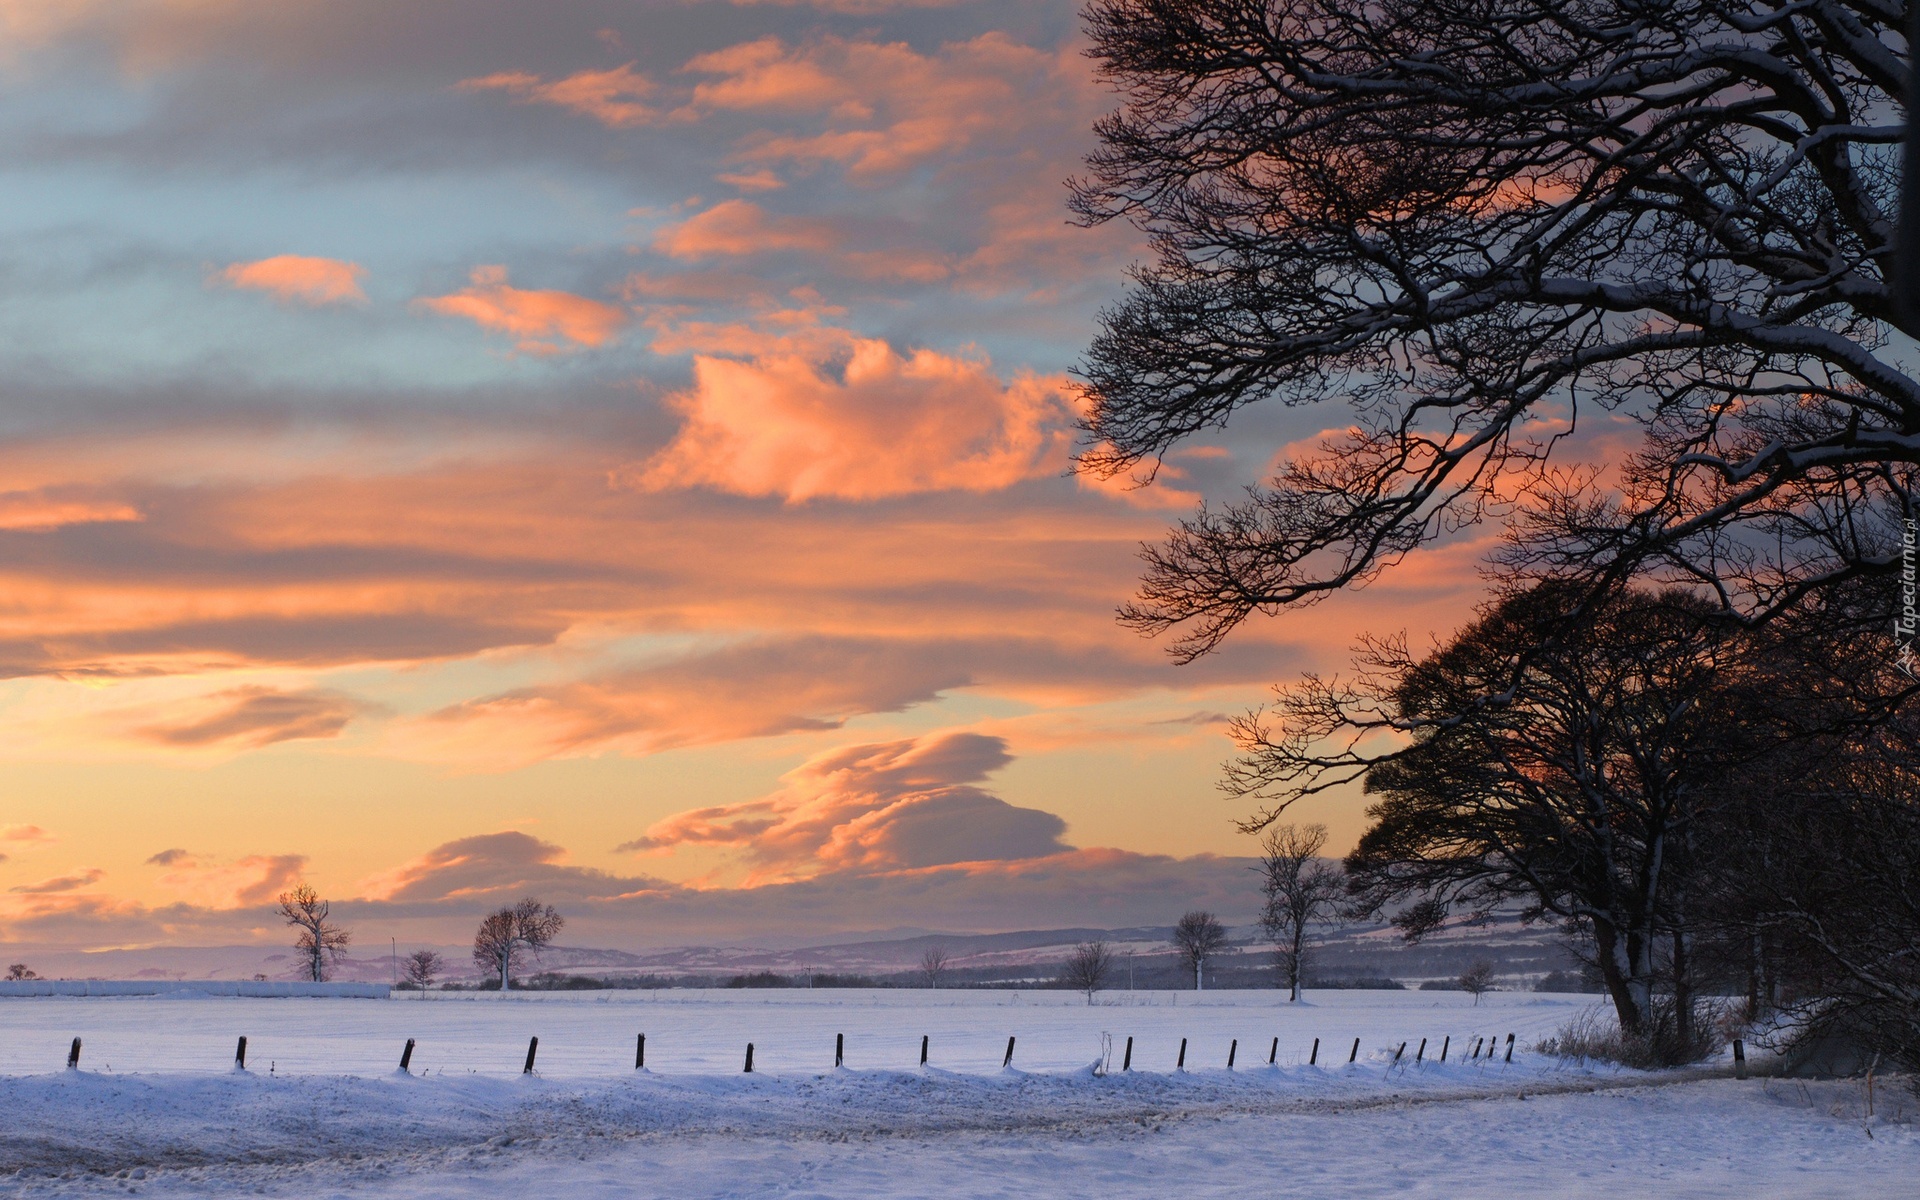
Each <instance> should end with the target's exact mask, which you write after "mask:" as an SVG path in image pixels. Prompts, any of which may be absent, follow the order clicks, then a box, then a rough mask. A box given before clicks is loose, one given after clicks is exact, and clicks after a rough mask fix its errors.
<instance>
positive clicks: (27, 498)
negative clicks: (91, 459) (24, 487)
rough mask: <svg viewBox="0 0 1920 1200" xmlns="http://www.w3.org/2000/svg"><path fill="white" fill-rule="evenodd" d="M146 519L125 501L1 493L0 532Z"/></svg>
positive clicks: (54, 492)
mask: <svg viewBox="0 0 1920 1200" xmlns="http://www.w3.org/2000/svg"><path fill="white" fill-rule="evenodd" d="M143 519H144V517H143V516H142V514H141V512H140V510H139V509H137V508H135V507H134V506H133V505H131V504H127V503H125V502H124V501H119V500H106V499H95V498H90V497H86V496H83V495H79V494H75V493H74V492H73V491H72V490H71V489H46V488H39V489H34V490H31V491H19V492H0V530H19V531H20V532H23V533H40V532H45V531H47V530H50V529H59V528H61V527H63V526H66V525H93V524H98V523H101V522H110V521H139V520H143Z"/></svg>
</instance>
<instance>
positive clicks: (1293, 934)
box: [1255, 825, 1346, 1001]
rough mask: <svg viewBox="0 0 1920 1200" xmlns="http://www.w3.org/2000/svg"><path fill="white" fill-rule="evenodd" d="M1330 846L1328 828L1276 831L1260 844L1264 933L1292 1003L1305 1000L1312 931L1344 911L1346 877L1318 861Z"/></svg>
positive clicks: (1284, 827) (1290, 827)
mask: <svg viewBox="0 0 1920 1200" xmlns="http://www.w3.org/2000/svg"><path fill="white" fill-rule="evenodd" d="M1326 844H1327V827H1326V826H1325V825H1276V826H1273V827H1272V828H1270V829H1268V830H1267V836H1266V838H1265V840H1264V841H1262V842H1261V845H1260V849H1261V855H1260V864H1259V866H1258V867H1256V868H1255V869H1256V870H1258V871H1259V872H1260V873H1261V880H1260V891H1261V893H1262V894H1263V895H1265V896H1266V905H1265V907H1264V908H1262V909H1261V912H1260V930H1261V932H1262V933H1264V934H1266V935H1267V937H1268V938H1270V939H1272V941H1273V944H1274V958H1275V960H1276V961H1277V963H1278V965H1279V967H1280V977H1281V978H1282V979H1284V980H1285V981H1286V983H1287V993H1288V994H1287V999H1288V1000H1290V1001H1291V1000H1298V999H1300V981H1301V977H1302V976H1303V975H1304V974H1305V972H1306V963H1307V951H1308V949H1309V946H1308V933H1307V931H1308V929H1309V928H1311V927H1312V925H1313V923H1314V922H1316V921H1322V920H1325V919H1326V918H1328V917H1330V916H1333V915H1334V914H1336V913H1337V912H1338V911H1339V905H1340V899H1341V896H1342V895H1343V894H1344V892H1345V890H1346V875H1345V872H1343V871H1342V870H1341V869H1340V868H1339V867H1338V866H1336V865H1334V864H1333V863H1330V862H1326V861H1325V860H1323V859H1321V858H1320V857H1319V854H1320V851H1321V850H1322V849H1323V848H1325V846H1326Z"/></svg>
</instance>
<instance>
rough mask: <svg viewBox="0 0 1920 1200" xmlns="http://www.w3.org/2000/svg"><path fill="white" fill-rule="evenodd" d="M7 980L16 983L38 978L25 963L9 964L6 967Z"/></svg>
mask: <svg viewBox="0 0 1920 1200" xmlns="http://www.w3.org/2000/svg"><path fill="white" fill-rule="evenodd" d="M7 978H8V979H10V980H12V981H14V982H16V983H18V982H20V981H22V980H27V979H38V978H40V976H39V974H38V973H37V972H36V971H34V970H33V968H31V967H29V966H27V964H25V963H9V964H8V965H7Z"/></svg>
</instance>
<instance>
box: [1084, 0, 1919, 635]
mask: <svg viewBox="0 0 1920 1200" xmlns="http://www.w3.org/2000/svg"><path fill="white" fill-rule="evenodd" d="M1907 7H1908V6H1905V5H1902V4H1899V3H1892V2H1888V0H1806V2H1788V0H1694V2H1689V3H1671V4H1649V3H1639V2H1629V0H1511V2H1507V3H1488V2H1486V0H1419V2H1417V3H1416V2H1411V0H1406V2H1401V0H1394V2H1386V3H1356V2H1353V0H1298V2H1289V3H1283V4H1281V3H1274V2H1273V0H1092V2H1091V3H1090V4H1088V6H1087V8H1086V10H1085V14H1086V16H1085V19H1086V23H1087V31H1088V35H1089V39H1090V41H1091V51H1090V53H1091V54H1092V56H1093V58H1094V59H1095V61H1096V63H1097V64H1098V68H1099V70H1100V72H1101V73H1102V75H1103V76H1104V77H1105V78H1106V79H1107V80H1108V81H1109V82H1110V83H1112V84H1113V85H1114V86H1115V87H1116V89H1117V90H1118V91H1119V92H1120V94H1121V96H1122V98H1123V107H1122V108H1121V109H1120V110H1119V111H1118V112H1116V113H1114V114H1112V115H1110V116H1108V117H1106V118H1104V119H1102V120H1101V121H1100V122H1099V123H1098V125H1097V126H1096V129H1095V132H1096V134H1097V135H1098V137H1099V139H1100V146H1099V149H1098V150H1097V151H1096V152H1095V153H1094V154H1093V155H1092V156H1091V157H1090V159H1089V165H1090V167H1091V175H1090V177H1089V178H1087V179H1085V180H1082V181H1079V182H1077V183H1076V184H1075V185H1074V198H1073V203H1074V207H1075V209H1076V211H1077V212H1078V213H1079V214H1080V215H1081V217H1082V219H1084V220H1086V221H1089V222H1099V221H1107V220H1116V219H1118V220H1126V221H1129V222H1130V223H1132V224H1134V225H1135V226H1136V227H1138V228H1139V229H1140V230H1142V231H1143V232H1144V233H1145V234H1147V235H1148V236H1149V237H1150V239H1151V241H1152V245H1153V247H1154V250H1155V253H1156V259H1155V261H1154V262H1152V263H1151V264H1149V265H1147V266H1145V267H1142V268H1140V269H1138V270H1136V271H1135V272H1134V275H1133V281H1132V285H1131V287H1130V288H1129V290H1128V293H1127V294H1126V296H1125V297H1124V299H1122V300H1121V301H1120V302H1119V303H1118V304H1116V305H1114V306H1112V307H1111V308H1109V309H1108V310H1107V311H1106V312H1105V313H1103V314H1102V317H1101V331H1100V333H1099V335H1098V336H1097V337H1096V338H1095V340H1094V341H1093V343H1092V345H1091V347H1090V349H1089V350H1088V353H1087V356H1086V358H1085V360H1084V362H1083V363H1082V365H1081V373H1082V375H1083V377H1084V379H1085V381H1086V393H1087V399H1088V401H1089V403H1090V415H1089V417H1088V420H1087V432H1088V446H1089V449H1088V450H1086V451H1085V452H1084V453H1083V455H1082V457H1081V460H1080V461H1081V467H1082V469H1085V470H1089V471H1093V472H1096V473H1103V474H1114V473H1122V472H1132V473H1135V474H1136V475H1139V476H1150V475H1151V474H1152V472H1153V471H1154V470H1155V469H1156V466H1157V464H1158V463H1159V461H1160V460H1161V458H1162V456H1163V455H1164V454H1165V453H1166V452H1167V451H1168V450H1169V449H1170V448H1172V447H1174V446H1175V445H1177V444H1178V443H1180V442H1181V441H1183V440H1184V439H1187V438H1189V437H1191V436H1192V435H1194V434H1196V433H1199V432H1202V431H1205V430H1209V429H1212V428H1216V427H1219V426H1223V425H1226V424H1227V423H1228V422H1229V421H1230V420H1231V419H1232V418H1233V417H1234V415H1235V414H1236V413H1237V412H1238V411H1239V410H1240V409H1242V408H1244V407H1247V406H1250V405H1256V404H1268V405H1271V404H1286V405H1302V404H1311V403H1317V402H1333V403H1337V404H1340V405H1342V406H1344V407H1346V408H1348V409H1349V410H1350V413H1342V414H1340V415H1338V416H1335V417H1332V418H1329V419H1327V420H1326V421H1325V422H1324V423H1325V424H1327V425H1330V426H1334V427H1338V428H1341V429H1343V430H1345V431H1346V432H1343V433H1341V434H1338V435H1335V436H1332V437H1330V438H1328V439H1326V440H1325V441H1324V442H1323V443H1322V444H1321V445H1319V446H1318V448H1316V449H1313V450H1308V451H1305V452H1303V453H1300V454H1297V455H1294V456H1292V457H1290V458H1289V459H1288V460H1287V461H1285V462H1284V463H1283V464H1281V466H1280V468H1279V470H1278V472H1277V474H1276V475H1275V477H1274V478H1273V479H1272V480H1271V481H1270V482H1269V484H1268V485H1266V486H1265V487H1262V488H1258V489H1255V490H1254V491H1253V493H1252V494H1251V495H1250V496H1249V497H1248V498H1247V499H1246V500H1244V501H1241V502H1238V503H1230V504H1227V505H1226V506H1224V507H1220V508H1212V507H1209V508H1203V509H1202V510H1201V511H1200V512H1199V513H1198V514H1197V515H1195V516H1194V517H1192V518H1190V519H1188V520H1187V521H1185V522H1183V523H1182V524H1181V525H1180V526H1179V527H1178V528H1177V529H1176V530H1174V531H1173V533H1172V536H1171V538H1170V540H1169V541H1168V542H1167V544H1166V545H1164V546H1162V547H1160V548H1158V549H1155V550H1153V551H1151V552H1150V553H1149V555H1148V569H1147V573H1146V576H1145V581H1144V586H1143V588H1142V593H1141V597H1140V600H1139V602H1138V603H1137V604H1135V605H1134V606H1132V607H1131V608H1130V609H1129V610H1128V616H1129V619H1130V620H1131V621H1132V622H1133V623H1134V624H1136V625H1137V626H1138V627H1141V628H1144V629H1148V630H1153V631H1178V635H1179V636H1178V640H1177V642H1176V643H1175V645H1174V650H1175V652H1176V654H1177V655H1178V656H1179V657H1181V658H1183V659H1185V658H1191V657H1194V656H1197V655H1200V654H1204V653H1206V652H1207V651H1209V650H1211V649H1213V648H1214V647H1215V646H1217V645H1218V644H1219V643H1220V641H1221V639H1222V638H1224V637H1226V636H1227V635H1228V634H1229V633H1230V632H1231V631H1232V630H1233V629H1234V628H1235V627H1236V626H1237V625H1238V624H1239V623H1240V622H1241V621H1243V620H1245V619H1246V618H1247V617H1249V616H1251V615H1252V614H1254V613H1256V612H1273V611H1276V610H1278V609H1280V608H1284V607H1287V606H1294V605H1300V604H1304V603H1309V602H1311V601H1313V600H1315V599H1317V598H1320V597H1322V596H1324V595H1326V594H1328V593H1330V592H1334V591H1338V590H1341V589H1344V588H1347V587H1352V586H1358V585H1361V584H1364V583H1366V582H1367V581H1368V580H1369V579H1371V578H1373V577H1375V576H1377V575H1378V574H1379V573H1380V572H1381V571H1383V570H1387V569H1390V568H1391V567H1393V566H1394V565H1395V564H1397V563H1400V562H1401V561H1403V560H1404V559H1405V558H1406V557H1407V556H1408V555H1409V554H1410V553H1412V552H1414V551H1416V550H1417V549H1419V548H1420V547H1421V546H1423V545H1426V544H1428V543H1430V542H1431V541H1432V540H1433V539H1435V538H1437V537H1440V536H1442V535H1444V534H1446V533H1448V532H1450V531H1453V530H1456V529H1458V528H1459V527H1460V526H1461V525H1463V524H1468V523H1472V522H1476V521H1479V520H1482V519H1484V518H1486V517H1488V516H1490V515H1497V514H1501V513H1505V512H1511V511H1512V507H1513V501H1514V498H1515V497H1516V496H1517V497H1520V498H1521V508H1522V510H1523V517H1524V520H1523V524H1525V525H1527V526H1529V527H1530V532H1531V533H1532V534H1533V535H1535V536H1532V537H1529V538H1528V539H1526V540H1525V541H1524V543H1522V544H1521V545H1520V546H1519V547H1517V548H1516V552H1517V553H1518V554H1519V556H1520V558H1521V559H1522V560H1523V561H1524V562H1525V563H1526V564H1527V565H1528V566H1529V567H1530V568H1531V569H1534V570H1537V571H1539V572H1543V573H1556V574H1566V575H1570V576H1574V577H1578V578H1580V579H1581V580H1582V581H1583V583H1585V584H1587V585H1590V586H1596V587H1606V586H1611V584H1613V583H1617V582H1618V581H1620V580H1623V579H1626V578H1630V577H1632V576H1634V575H1637V574H1647V573H1652V574H1654V575H1656V576H1657V577H1660V578H1659V581H1661V582H1683V583H1686V584H1688V585H1692V586H1698V587H1700V588H1701V590H1702V592H1703V594H1705V595H1706V596H1708V597H1709V598H1711V599H1712V600H1713V601H1714V602H1715V604H1716V605H1717V606H1718V607H1720V608H1721V610H1722V611H1723V612H1724V613H1725V614H1728V615H1732V616H1737V617H1739V618H1741V619H1744V620H1759V619H1762V618H1765V617H1767V616H1769V615H1770V614H1775V613H1778V612H1781V611H1784V610H1787V609H1791V608H1792V607H1794V606H1796V605H1798V604H1800V603H1802V602H1803V601H1806V600H1808V599H1809V598H1814V597H1817V596H1818V595H1819V594H1820V593H1821V592H1823V591H1824V590H1825V589H1827V588H1828V587H1830V586H1833V585H1836V584H1842V583H1844V582H1845V581H1847V580H1849V579H1852V578H1857V577H1863V576H1865V577H1878V578H1882V579H1891V578H1893V577H1895V576H1896V575H1897V574H1898V572H1899V571H1900V569H1901V559H1900V542H1899V526H1900V523H1901V521H1902V520H1903V519H1904V518H1907V517H1910V516H1911V515H1912V514H1913V513H1914V511H1915V508H1916V505H1917V503H1920V482H1917V480H1916V472H1915V465H1916V464H1920V439H1916V437H1915V436H1914V433H1913V431H1914V430H1915V429H1920V378H1916V376H1915V374H1914V372H1913V365H1912V364H1913V361H1914V360H1913V359H1912V357H1911V355H1909V354H1907V353H1906V351H1905V350H1904V349H1902V348H1901V347H1902V346H1903V343H1902V342H1901V341H1900V340H1899V339H1896V338H1891V337H1889V336H1888V332H1889V331H1888V327H1887V322H1889V321H1890V320H1891V318H1892V316H1893V314H1894V311H1895V308H1894V291H1893V288H1892V287H1891V280H1890V275H1889V264H1890V263H1891V261H1892V255H1891V252H1892V249H1893V241H1894V232H1895V221H1894V220H1893V214H1894V212H1895V211H1896V206H1897V205H1898V202H1899V186H1900V163H1901V155H1900V152H1899V141H1900V138H1901V135H1902V132H1903V121H1902V119H1901V115H1902V113H1903V112H1904V110H1905V109H1906V107H1907V102H1906V98H1905V95H1906V88H1907V80H1908V77H1909V66H1908V60H1909V56H1910V55H1909V51H1908V48H1907V45H1906V36H1905V21H1906V17H1905V9H1906V8H1907ZM1596 414H1606V415H1605V416H1603V417H1602V419H1607V420H1612V421H1613V425H1612V427H1613V428H1632V427H1634V425H1636V424H1637V426H1638V428H1639V429H1640V431H1641V434H1642V440H1641V443H1640V445H1639V447H1638V448H1637V449H1636V450H1634V451H1633V452H1630V453H1626V454H1616V455H1615V456H1614V457H1613V458H1612V461H1611V466H1612V467H1614V468H1617V475H1612V476H1609V477H1608V478H1607V480H1606V481H1605V486H1602V484H1601V481H1600V480H1599V479H1598V477H1597V476H1596V474H1595V472H1594V471H1593V470H1591V469H1589V468H1587V467H1585V466H1584V465H1583V459H1582V457H1581V455H1580V452H1579V451H1577V450H1575V451H1573V452H1572V455H1573V457H1572V461H1567V455H1568V454H1569V447H1568V442H1567V437H1568V434H1569V433H1570V432H1571V431H1572V430H1573V429H1575V428H1581V426H1580V425H1579V424H1578V423H1579V422H1580V421H1582V420H1583V419H1584V420H1586V421H1591V420H1592V419H1593V418H1594V417H1595V415H1596ZM1562 461H1564V462H1566V466H1565V467H1564V468H1563V467H1561V466H1560V465H1559V462H1562ZM1616 480H1617V482H1618V485H1619V486H1617V487H1615V486H1613V483H1614V482H1615V481H1616ZM1896 611H1897V610H1896ZM1892 616H1893V613H1892V612H1886V611H1882V612H1880V613H1877V614H1873V619H1874V622H1875V624H1876V627H1879V626H1880V625H1881V623H1883V622H1884V624H1885V625H1891V624H1892ZM1905 634H1906V637H1907V639H1908V640H1909V641H1911V640H1912V638H1913V630H1912V627H1911V625H1909V626H1908V627H1907V628H1906V629H1905Z"/></svg>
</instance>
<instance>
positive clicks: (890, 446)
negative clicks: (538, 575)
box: [624, 335, 1074, 503]
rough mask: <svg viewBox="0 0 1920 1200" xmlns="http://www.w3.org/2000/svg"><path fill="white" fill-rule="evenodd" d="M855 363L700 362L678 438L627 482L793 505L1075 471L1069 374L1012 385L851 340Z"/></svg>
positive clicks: (944, 360) (849, 357) (986, 373)
mask: <svg viewBox="0 0 1920 1200" xmlns="http://www.w3.org/2000/svg"><path fill="white" fill-rule="evenodd" d="M839 341H840V343H841V346H842V353H843V354H844V357H843V358H841V359H839V360H838V361H834V360H831V359H825V358H824V357H823V356H821V355H819V354H818V353H817V352H816V353H807V352H805V351H798V350H797V351H791V352H785V353H781V352H773V353H767V354H763V355H760V356H758V357H755V358H752V359H750V360H745V361H743V360H738V359H730V358H720V357H715V356H710V355H699V356H696V357H695V359H694V363H693V376H694V382H693V387H692V388H691V389H689V390H688V391H686V392H683V393H680V394H679V395H677V396H675V397H673V398H672V399H671V401H670V403H671V405H672V407H673V408H675V409H676V410H677V411H678V412H679V413H680V414H681V417H682V419H683V423H682V425H681V428H680V432H679V434H678V435H677V436H676V437H675V438H674V440H673V442H672V443H671V444H670V445H669V446H667V448H666V449H664V450H662V451H661V452H660V453H659V454H657V455H655V456H654V457H653V458H652V459H650V460H648V461H647V462H645V463H643V464H641V465H639V466H638V467H637V468H635V469H632V470H631V471H629V472H627V473H626V475H625V476H624V477H625V478H626V479H627V480H628V481H629V482H631V483H632V484H633V485H635V486H637V487H639V488H642V489H643V490H648V491H658V490H662V489H666V488H681V487H711V488H714V489H716V490H719V491H726V492H735V493H738V494H741V495H746V496H778V497H781V498H782V499H784V500H786V501H788V502H789V503H798V502H800V501H804V500H809V499H813V498H815V497H835V498H839V499H847V500H873V499H878V498H881V497H886V496H899V495H904V494H906V493H910V492H920V491H946V490H958V491H974V492H984V491H995V490H998V489H1001V488H1005V487H1008V486H1010V485H1012V484H1014V483H1018V482H1020V481H1021V480H1025V479H1032V478H1035V477H1039V476H1046V475H1054V474H1058V473H1060V472H1061V471H1063V470H1064V469H1065V466H1066V461H1067V452H1068V449H1069V448H1070V446H1071V444H1072V440H1073V433H1072V431H1071V427H1072V422H1073V415H1074V410H1073V406H1072V402H1071V400H1070V397H1069V391H1068V385H1067V382H1066V380H1065V379H1064V378H1061V377H1058V376H1042V375H1036V374H1033V373H1032V372H1027V371H1021V372H1017V373H1016V374H1015V375H1014V376H1013V378H1012V379H1010V380H1003V379H1001V378H1000V377H999V376H998V375H996V374H995V373H994V372H993V369H992V365H991V364H990V363H989V362H988V361H986V360H985V359H984V358H978V357H963V356H958V355H949V354H942V353H940V352H938V351H934V350H925V349H921V350H914V351H911V352H909V353H906V354H901V353H899V352H897V351H895V350H894V349H893V348H892V347H891V346H889V345H888V344H887V343H886V342H884V341H881V340H879V339H875V338H862V337H857V336H853V335H847V336H845V337H844V338H842V339H839Z"/></svg>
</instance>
